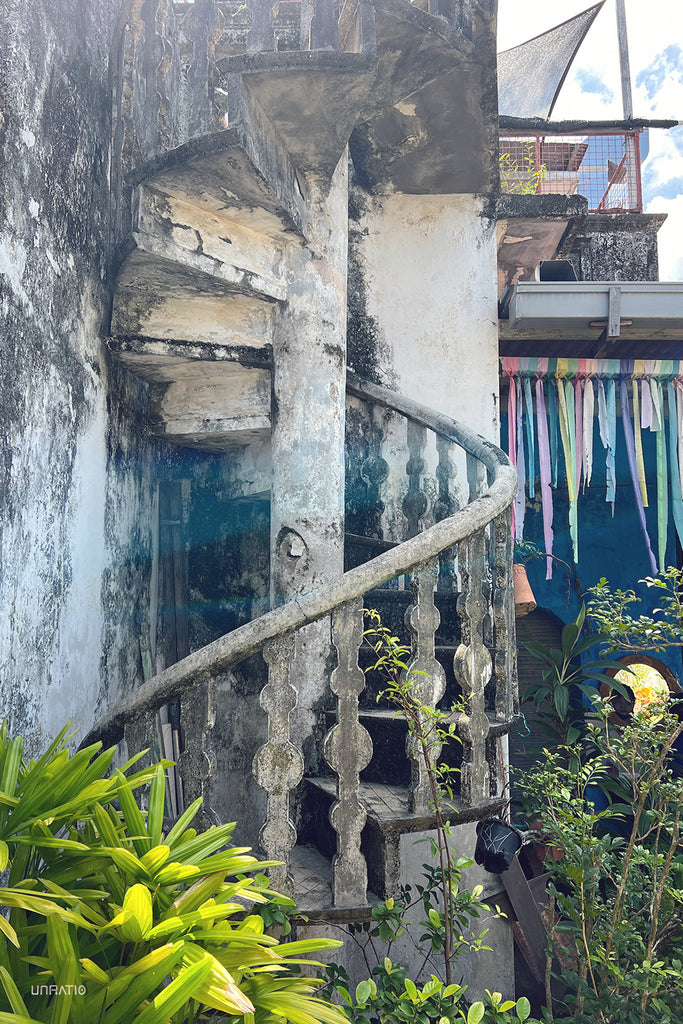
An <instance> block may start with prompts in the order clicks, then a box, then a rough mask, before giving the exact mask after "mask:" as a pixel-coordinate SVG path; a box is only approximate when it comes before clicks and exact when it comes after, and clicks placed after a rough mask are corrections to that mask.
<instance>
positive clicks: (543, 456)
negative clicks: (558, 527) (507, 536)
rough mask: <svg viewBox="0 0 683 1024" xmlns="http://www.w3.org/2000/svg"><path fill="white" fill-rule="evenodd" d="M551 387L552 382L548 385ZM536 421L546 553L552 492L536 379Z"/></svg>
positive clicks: (549, 571) (549, 570) (549, 568)
mask: <svg viewBox="0 0 683 1024" xmlns="http://www.w3.org/2000/svg"><path fill="white" fill-rule="evenodd" d="M550 386H551V388H552V384H551V385H550ZM536 422H537V425H538V461H539V465H540V473H541V508H542V509H543V540H544V543H545V550H546V552H547V553H548V555H551V554H552V552H553V539H554V538H553V492H552V489H551V487H550V443H549V438H548V420H547V419H546V412H545V395H544V392H543V381H542V379H541V378H540V377H539V378H538V380H537V381H536ZM552 577H553V560H552V558H546V567H545V578H546V579H547V580H550V579H552Z"/></svg>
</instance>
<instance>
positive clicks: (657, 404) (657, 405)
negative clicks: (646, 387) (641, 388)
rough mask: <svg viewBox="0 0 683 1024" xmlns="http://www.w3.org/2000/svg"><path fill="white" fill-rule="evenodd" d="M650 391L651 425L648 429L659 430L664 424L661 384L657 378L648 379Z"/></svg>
mask: <svg viewBox="0 0 683 1024" xmlns="http://www.w3.org/2000/svg"><path fill="white" fill-rule="evenodd" d="M650 393H651V394H652V427H651V428H650V429H651V430H654V431H659V430H661V429H662V427H663V425H664V423H663V420H664V417H663V415H662V407H661V395H662V385H661V384H660V383H659V381H658V380H651V381H650Z"/></svg>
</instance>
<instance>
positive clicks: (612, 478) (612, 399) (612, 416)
mask: <svg viewBox="0 0 683 1024" xmlns="http://www.w3.org/2000/svg"><path fill="white" fill-rule="evenodd" d="M616 457H617V399H616V387H615V384H614V377H610V378H609V380H608V381H607V493H606V495H605V501H611V503H612V515H614V502H615V501H616V499H617V467H616Z"/></svg>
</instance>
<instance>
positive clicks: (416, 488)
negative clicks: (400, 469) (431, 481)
mask: <svg viewBox="0 0 683 1024" xmlns="http://www.w3.org/2000/svg"><path fill="white" fill-rule="evenodd" d="M407 441H408V452H409V458H408V462H407V464H406V473H407V475H408V493H407V494H406V496H405V498H404V499H403V514H404V516H405V517H406V519H407V520H408V529H407V531H406V537H415V536H416V535H417V534H418V533H419V532H420V519H421V518H422V516H423V515H424V514H425V512H426V511H427V498H426V497H425V495H424V492H423V491H422V488H421V486H420V479H421V477H422V474H423V473H424V471H425V466H426V463H425V460H424V459H423V458H422V452H423V451H424V447H425V444H426V443H427V432H426V430H425V428H424V427H420V426H418V425H417V424H416V423H413V421H412V420H408V439H407Z"/></svg>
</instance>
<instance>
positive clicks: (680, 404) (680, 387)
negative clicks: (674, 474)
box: [669, 381, 683, 496]
mask: <svg viewBox="0 0 683 1024" xmlns="http://www.w3.org/2000/svg"><path fill="white" fill-rule="evenodd" d="M674 388H675V392H676V410H677V411H676V420H677V422H678V472H679V475H680V478H681V496H683V384H682V383H681V382H680V381H676V383H675V385H674ZM669 415H671V406H669ZM671 457H672V458H673V455H672V456H671Z"/></svg>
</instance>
